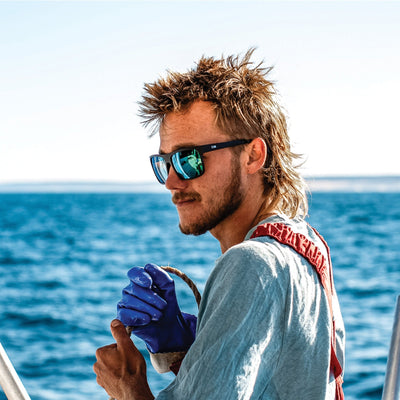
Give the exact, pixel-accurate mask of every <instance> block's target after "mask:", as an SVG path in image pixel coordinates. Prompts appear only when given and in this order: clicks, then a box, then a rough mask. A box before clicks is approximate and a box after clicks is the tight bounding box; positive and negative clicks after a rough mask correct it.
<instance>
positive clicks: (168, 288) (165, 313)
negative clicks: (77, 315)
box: [117, 264, 197, 353]
mask: <svg viewBox="0 0 400 400" xmlns="http://www.w3.org/2000/svg"><path fill="white" fill-rule="evenodd" d="M128 277H129V279H130V281H131V282H130V284H129V285H128V286H127V287H126V288H125V289H124V290H123V291H122V300H121V301H120V302H119V303H118V306H117V309H118V312H117V316H118V319H119V320H120V321H121V322H122V323H123V324H124V325H125V326H131V327H133V330H132V334H134V335H136V336H138V337H139V338H141V339H142V340H144V342H145V343H146V346H147V348H148V349H149V351H150V352H151V353H167V352H178V351H187V350H188V349H189V347H190V346H191V345H192V343H193V341H194V339H195V335H196V322H197V318H196V317H195V316H194V315H190V314H186V313H182V312H181V311H180V309H179V306H178V302H177V299H176V294H175V284H174V281H173V279H172V278H171V277H170V276H169V275H168V274H167V273H166V272H165V271H163V270H162V269H161V268H160V267H158V266H157V265H155V264H147V265H146V266H145V267H144V268H142V267H133V268H132V269H130V270H129V271H128Z"/></svg>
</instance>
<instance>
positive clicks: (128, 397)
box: [93, 319, 154, 400]
mask: <svg viewBox="0 0 400 400" xmlns="http://www.w3.org/2000/svg"><path fill="white" fill-rule="evenodd" d="M111 333H112V335H113V337H114V339H115V341H116V343H114V344H110V345H108V346H104V347H101V348H99V349H97V351H96V358H97V362H96V363H95V364H94V366H93V370H94V372H95V374H96V375H97V383H98V384H99V385H100V386H101V387H103V388H104V389H105V391H106V392H107V393H108V394H109V395H110V396H111V397H113V398H114V399H117V400H153V399H154V396H153V394H152V393H151V390H150V388H149V385H148V382H147V377H146V362H145V360H144V358H143V356H142V355H141V354H140V352H139V350H138V349H137V348H136V347H135V345H134V344H133V342H132V340H131V339H130V337H129V335H128V334H127V333H126V330H125V327H124V325H123V324H122V322H120V321H118V320H117V319H115V320H113V321H112V322H111Z"/></svg>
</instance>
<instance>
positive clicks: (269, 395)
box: [157, 216, 344, 400]
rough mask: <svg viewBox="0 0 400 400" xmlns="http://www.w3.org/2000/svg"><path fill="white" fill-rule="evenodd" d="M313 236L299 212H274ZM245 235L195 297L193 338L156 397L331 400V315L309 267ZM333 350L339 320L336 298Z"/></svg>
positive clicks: (340, 351)
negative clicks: (196, 312) (178, 366)
mask: <svg viewBox="0 0 400 400" xmlns="http://www.w3.org/2000/svg"><path fill="white" fill-rule="evenodd" d="M265 222H283V223H285V224H287V225H289V226H290V227H291V228H292V230H293V231H295V232H299V233H302V234H304V235H305V236H306V237H308V238H309V239H311V240H312V241H313V242H314V243H315V244H316V245H318V247H319V248H320V250H321V252H322V253H323V254H324V255H325V256H326V250H325V247H324V246H323V245H322V243H321V241H320V240H319V238H318V237H317V236H316V235H315V234H314V232H313V231H312V230H311V229H310V228H309V227H308V225H307V224H306V223H305V222H304V221H302V220H290V219H288V218H286V217H285V216H274V217H271V218H269V219H267V220H265V221H263V223H265ZM253 231H254V229H252V230H251V231H250V232H249V233H248V235H247V236H246V240H245V241H244V242H242V243H240V244H238V245H236V246H234V247H232V248H230V249H229V250H228V251H227V252H226V253H225V254H223V255H222V256H221V257H220V258H219V259H218V260H217V262H216V265H215V268H214V270H213V271H212V273H211V275H210V277H209V279H208V281H207V284H206V287H205V290H204V294H203V298H202V301H201V305H200V310H199V317H198V325H197V336H196V340H195V342H194V343H193V345H192V347H191V348H190V350H189V352H188V353H187V355H186V357H185V359H184V361H183V363H182V366H181V369H180V371H179V373H178V375H177V377H176V378H175V380H174V381H173V382H172V383H171V384H170V385H169V386H168V387H167V388H166V389H164V390H163V391H162V392H160V394H159V395H158V397H157V399H158V400H170V399H174V400H178V399H179V400H188V399H191V400H200V399H204V400H212V399H215V400H224V399H226V400H235V399H238V400H239V399H240V400H245V399H246V400H247V399H252V400H255V399H262V400H267V399H268V400H278V399H280V400H292V399H293V400H299V399H300V400H303V399H304V400H306V399H307V400H319V399H321V400H325V399H326V400H328V399H329V400H333V399H334V398H335V381H334V378H333V376H332V374H331V373H330V333H331V317H330V312H329V306H328V301H327V297H326V295H325V293H324V290H323V287H322V285H321V284H320V282H319V278H318V276H317V274H316V272H315V271H314V269H313V267H312V266H311V265H310V264H309V263H308V262H307V261H306V260H305V259H304V258H303V257H301V256H300V255H298V254H297V253H296V252H295V251H294V250H292V249H291V248H289V247H288V246H286V245H281V244H280V243H278V242H277V241H276V240H274V239H272V238H269V237H260V238H256V239H251V240H249V238H250V236H251V234H252V233H253ZM333 309H334V315H335V324H336V341H337V355H338V358H339V360H340V362H341V364H342V366H343V363H344V326H343V320H342V316H341V313H340V308H339V303H338V301H337V297H336V294H335V295H334V298H333Z"/></svg>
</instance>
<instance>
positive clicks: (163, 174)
mask: <svg viewBox="0 0 400 400" xmlns="http://www.w3.org/2000/svg"><path fill="white" fill-rule="evenodd" d="M151 166H152V167H153V171H154V174H155V175H156V178H157V179H158V181H159V182H160V183H165V181H166V180H167V178H168V167H167V163H166V162H165V160H164V159H163V158H162V157H159V156H153V157H151Z"/></svg>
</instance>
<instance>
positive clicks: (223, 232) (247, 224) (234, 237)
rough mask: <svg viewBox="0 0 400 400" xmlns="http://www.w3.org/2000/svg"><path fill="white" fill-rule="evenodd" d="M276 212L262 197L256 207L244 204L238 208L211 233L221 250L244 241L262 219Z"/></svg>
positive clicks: (223, 251)
mask: <svg viewBox="0 0 400 400" xmlns="http://www.w3.org/2000/svg"><path fill="white" fill-rule="evenodd" d="M274 214H276V212H275V211H274V210H272V209H271V207H270V206H269V203H268V201H267V199H266V198H262V199H260V200H259V201H258V202H257V203H256V204H254V207H249V206H246V204H245V203H244V204H242V205H241V206H240V207H239V209H238V210H236V211H235V212H234V213H233V214H232V215H230V216H229V217H227V218H226V219H225V220H224V221H222V222H221V223H220V224H218V225H217V226H216V227H215V228H213V229H212V230H211V231H210V233H211V234H212V235H213V236H214V237H215V238H216V239H217V240H218V241H219V244H220V246H221V252H222V253H225V252H226V251H227V250H228V249H229V248H231V247H232V246H234V245H236V244H239V243H241V242H243V240H244V238H245V237H246V235H247V233H248V232H249V230H250V229H251V228H253V227H255V226H256V225H257V224H258V223H259V222H261V221H262V220H264V219H266V218H268V217H270V216H272V215H274Z"/></svg>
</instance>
